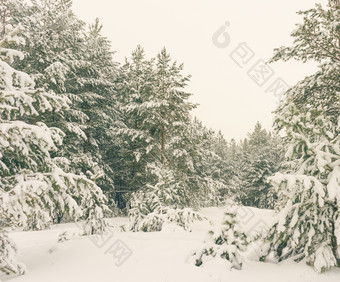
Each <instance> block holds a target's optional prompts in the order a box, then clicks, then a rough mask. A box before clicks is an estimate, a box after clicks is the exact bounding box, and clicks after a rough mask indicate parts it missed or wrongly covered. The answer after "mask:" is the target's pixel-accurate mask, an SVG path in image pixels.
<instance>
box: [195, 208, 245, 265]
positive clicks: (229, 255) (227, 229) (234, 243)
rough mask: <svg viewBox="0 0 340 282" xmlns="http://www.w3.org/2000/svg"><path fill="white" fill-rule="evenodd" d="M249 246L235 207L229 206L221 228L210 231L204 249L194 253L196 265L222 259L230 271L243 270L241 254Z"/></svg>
mask: <svg viewBox="0 0 340 282" xmlns="http://www.w3.org/2000/svg"><path fill="white" fill-rule="evenodd" d="M247 244H248V243H247V237H246V235H245V233H244V232H243V231H242V229H241V227H240V225H239V223H238V220H237V213H236V210H235V206H233V205H228V206H227V209H226V211H225V214H224V219H223V222H222V224H221V226H218V227H216V228H215V229H214V230H212V231H210V232H209V239H208V240H206V242H205V243H204V246H203V248H202V249H200V250H198V251H195V252H194V253H193V257H194V260H195V265H196V266H200V265H202V264H204V262H206V261H208V260H211V259H222V260H224V261H225V262H226V265H227V267H228V268H229V269H231V268H236V269H241V268H242V261H243V259H242V256H241V254H240V252H242V251H245V248H246V246H247Z"/></svg>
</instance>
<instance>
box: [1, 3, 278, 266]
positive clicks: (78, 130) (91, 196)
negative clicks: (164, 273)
mask: <svg viewBox="0 0 340 282" xmlns="http://www.w3.org/2000/svg"><path fill="white" fill-rule="evenodd" d="M71 6H72V1H71V0H58V1H55V0H41V1H37V0H31V1H14V0H8V1H2V4H1V6H0V9H1V17H2V19H1V22H2V27H1V28H2V29H1V42H0V56H1V57H0V59H1V60H0V63H1V64H0V67H1V74H0V75H1V81H0V145H1V146H0V185H1V186H0V187H1V190H0V192H1V193H0V203H1V206H0V227H5V226H6V227H17V226H23V227H24V228H26V229H34V230H38V229H42V228H47V227H48V226H49V225H50V224H52V223H60V222H65V221H74V220H78V219H82V220H84V232H85V234H94V233H100V232H102V231H103V230H104V228H105V221H104V217H105V216H112V215H116V214H117V213H119V212H122V213H129V215H130V216H131V223H132V224H131V229H132V230H135V231H137V230H144V231H150V230H160V229H161V227H162V224H163V223H164V222H165V221H171V220H174V221H177V222H182V225H183V227H184V228H186V223H185V222H188V219H189V220H194V219H197V218H199V217H200V215H199V214H198V213H197V212H196V209H197V208H199V207H205V206H212V205H223V204H224V203H225V201H226V200H227V199H230V198H232V199H234V200H235V201H237V202H239V203H241V204H244V205H252V206H257V207H263V208H273V207H274V203H275V199H276V194H275V192H274V190H273V189H272V186H271V185H270V184H269V183H268V182H267V178H268V176H270V175H272V174H273V173H275V172H277V171H278V170H279V169H280V168H281V163H282V158H283V145H282V140H281V139H280V138H279V137H278V136H276V135H274V134H273V133H270V132H267V131H266V130H264V129H262V128H261V125H260V124H259V123H258V124H257V125H256V127H255V129H254V132H253V133H251V134H249V136H248V137H247V138H246V139H244V140H242V141H240V142H238V143H237V142H235V140H232V141H231V142H227V141H226V140H225V138H224V137H223V135H222V133H221V132H218V133H216V132H214V131H213V130H211V129H209V128H207V127H205V126H204V125H203V124H202V122H200V121H199V120H198V119H197V118H195V117H193V116H192V114H191V112H192V110H193V109H194V108H195V107H196V106H197V105H195V104H193V103H192V102H190V97H191V95H192V94H190V93H187V92H186V90H185V87H186V85H187V84H188V83H189V81H190V76H186V75H184V74H183V64H178V63H177V62H176V61H174V60H173V59H172V58H171V57H170V54H169V53H168V51H167V50H166V49H165V48H163V49H162V50H160V52H159V53H158V54H157V55H156V56H155V57H153V58H151V59H147V58H146V56H145V52H144V50H143V48H142V47H141V46H137V47H136V49H135V50H134V51H133V52H132V54H131V56H130V57H129V58H128V59H126V62H125V63H124V64H122V65H120V64H118V63H117V62H115V61H114V52H113V51H112V47H114V46H111V42H110V41H109V40H108V39H107V38H105V37H104V36H103V35H102V34H101V30H102V25H101V24H100V22H99V20H96V21H95V22H94V23H92V24H90V25H89V26H87V25H86V24H85V23H84V22H82V21H81V20H79V19H78V18H77V17H76V16H75V15H74V13H73V12H72V7H71ZM0 247H1V248H0V258H1V256H4V257H6V260H4V261H3V260H0V270H1V271H3V272H6V273H10V272H20V271H22V268H21V266H20V265H19V264H17V263H16V262H15V261H14V260H12V254H13V250H14V246H13V245H12V243H11V242H10V240H9V238H8V237H7V235H6V233H5V232H4V231H3V230H2V229H1V233H0Z"/></svg>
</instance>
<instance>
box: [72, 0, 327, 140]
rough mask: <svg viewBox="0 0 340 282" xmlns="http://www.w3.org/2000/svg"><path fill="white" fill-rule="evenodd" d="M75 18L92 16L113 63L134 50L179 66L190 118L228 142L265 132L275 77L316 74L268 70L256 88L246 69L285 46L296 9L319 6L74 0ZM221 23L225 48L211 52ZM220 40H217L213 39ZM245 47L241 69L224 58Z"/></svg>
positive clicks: (267, 1)
mask: <svg viewBox="0 0 340 282" xmlns="http://www.w3.org/2000/svg"><path fill="white" fill-rule="evenodd" d="M73 1H74V4H73V9H74V12H75V14H76V15H77V16H78V17H79V18H80V19H82V20H83V21H85V22H87V23H91V22H92V21H94V19H95V18H96V17H98V18H99V19H100V20H101V22H102V23H103V25H104V28H103V35H105V36H106V37H108V38H109V39H110V40H111V41H112V49H113V50H115V51H116V52H117V53H116V54H115V57H114V58H115V60H116V61H118V62H121V63H122V62H124V58H125V57H129V56H130V54H131V51H132V50H133V49H135V48H136V46H137V45H138V44H141V45H142V46H143V47H144V48H145V51H146V54H147V55H148V57H152V56H155V55H156V54H157V52H159V51H160V50H161V48H162V47H163V46H165V47H166V48H167V50H168V52H170V54H171V56H172V58H173V59H176V60H177V61H178V62H183V63H184V72H185V74H191V75H192V79H191V81H190V83H189V85H188V87H187V90H188V91H189V92H191V93H193V94H194V96H193V99H192V101H194V102H197V103H199V104H200V105H199V107H198V109H197V110H195V114H196V115H197V116H198V117H199V118H200V119H201V120H202V121H203V122H204V124H205V125H207V126H209V127H211V128H213V129H214V130H216V131H217V130H219V129H221V130H222V132H223V133H224V135H225V137H226V138H227V139H228V140H230V139H231V138H235V139H236V140H239V139H240V138H244V137H245V136H246V133H247V132H249V131H252V130H253V127H254V125H255V123H256V122H257V121H260V122H261V123H262V124H263V126H264V127H265V128H268V129H270V128H271V126H272V121H273V114H272V111H273V110H274V109H275V107H276V102H277V100H278V98H277V97H274V95H273V94H271V93H268V92H266V91H265V90H266V89H267V88H268V87H269V85H271V83H273V82H274V81H275V79H276V78H279V77H280V78H282V79H283V80H284V81H286V82H287V83H288V84H290V85H293V84H294V83H296V82H297V81H299V80H301V79H303V78H304V77H305V76H306V75H309V74H312V73H314V72H315V70H316V65H314V64H302V63H298V62H286V63H281V62H280V63H275V64H271V67H272V69H273V70H274V72H275V73H274V75H273V76H272V77H271V78H270V80H268V82H267V83H266V84H264V85H263V86H262V87H260V86H258V85H257V84H256V83H255V82H254V81H253V80H251V79H250V78H249V77H248V75H247V71H248V70H249V69H250V68H251V67H252V66H253V65H254V64H255V63H256V62H257V61H258V60H260V59H264V60H265V61H266V60H268V59H269V58H270V57H271V55H272V54H273V49H274V48H276V47H279V46H281V45H289V44H290V43H291V42H292V39H291V38H290V33H291V31H292V30H293V29H295V23H297V22H301V18H300V17H299V16H298V15H296V13H295V12H296V11H298V10H306V9H309V8H312V7H313V6H314V3H323V4H324V3H326V0H298V1H297V0H275V1H273V0H238V1H236V0H214V1H207V0H171V1H164V0H114V1H112V0H95V1H93V0H73ZM226 21H228V22H229V23H230V25H229V26H228V27H227V28H226V30H225V31H226V32H228V35H229V36H230V44H229V45H228V46H227V47H225V48H217V47H216V46H215V45H214V44H213V40H212V36H213V34H214V33H215V32H216V31H217V30H218V29H219V28H220V27H221V26H223V25H224V23H225V22H226ZM219 40H221V39H220V37H219ZM241 42H245V43H246V44H247V46H249V47H250V48H251V49H252V51H253V52H254V56H253V58H252V59H251V60H250V61H249V63H247V64H246V65H244V66H243V68H240V67H239V66H238V65H237V64H236V63H235V62H234V61H233V60H232V59H231V58H230V57H229V55H230V53H231V52H232V51H233V50H234V49H235V48H236V47H237V46H238V44H239V43H241Z"/></svg>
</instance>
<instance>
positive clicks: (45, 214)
mask: <svg viewBox="0 0 340 282" xmlns="http://www.w3.org/2000/svg"><path fill="white" fill-rule="evenodd" d="M1 9H3V10H6V11H7V9H8V6H7V5H3V6H1ZM2 22H3V23H4V25H3V29H2V39H1V41H0V69H1V74H0V145H1V146H0V187H1V190H0V223H1V224H0V227H1V228H3V227H4V226H10V227H16V226H23V227H24V228H26V229H40V228H44V227H46V226H48V225H49V224H51V223H52V221H53V219H55V218H56V217H58V216H67V217H69V218H72V219H74V220H76V219H78V218H84V219H85V220H86V222H85V226H84V227H85V229H86V230H90V232H91V234H92V233H96V232H102V231H103V229H104V227H105V222H104V221H103V220H102V218H103V212H104V211H105V210H106V209H107V207H106V206H105V202H106V199H105V197H104V195H103V193H102V191H101V190H100V189H99V187H98V186H97V185H96V184H95V183H94V182H93V181H91V180H89V179H87V178H86V177H85V176H83V175H80V176H79V175H75V174H71V173H66V172H64V171H63V170H62V169H61V168H60V167H58V165H57V162H56V161H55V159H53V158H52V157H51V154H50V152H52V151H54V150H57V147H56V146H57V145H61V144H62V139H63V137H64V133H63V132H62V131H61V130H60V129H59V128H56V127H48V126H47V125H46V124H45V123H43V122H42V121H40V115H41V114H43V113H45V112H47V111H50V112H52V111H54V112H58V111H61V110H62V109H64V108H65V109H66V108H68V102H69V100H68V99H67V98H66V97H65V96H62V95H56V94H54V93H53V91H49V92H46V91H45V90H44V89H42V88H36V87H35V86H36V85H35V83H34V81H33V80H32V79H31V78H30V77H29V75H27V74H26V73H24V72H21V71H18V70H16V69H14V68H12V67H11V66H10V64H12V63H13V61H14V59H15V58H16V57H18V58H19V59H23V57H24V55H23V53H22V52H20V51H18V50H15V49H11V46H15V45H18V44H24V40H23V38H22V37H20V36H19V33H20V32H21V29H22V27H21V26H20V25H18V26H17V27H13V26H12V25H11V19H10V18H7V17H6V18H3V19H2ZM29 120H31V121H32V122H28V121H29ZM0 240H1V241H0V247H1V249H0V255H1V257H0V262H1V263H0V266H1V270H2V271H5V272H6V273H8V272H9V271H11V272H21V267H20V266H19V264H17V263H16V262H15V261H14V260H13V258H12V256H13V254H14V251H15V249H14V247H13V244H12V243H11V242H10V240H9V239H8V237H7V235H6V234H5V233H4V232H3V230H0Z"/></svg>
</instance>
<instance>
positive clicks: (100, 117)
mask: <svg viewBox="0 0 340 282" xmlns="http://www.w3.org/2000/svg"><path fill="white" fill-rule="evenodd" d="M71 6H72V1H71V0H57V1H54V0H43V1H35V0H34V1H32V3H31V5H28V4H26V3H25V2H18V1H11V6H10V12H11V15H12V17H13V19H14V21H15V22H20V23H21V24H22V25H23V26H24V28H25V34H24V35H25V41H26V44H25V45H24V46H23V47H22V48H21V50H22V51H23V52H24V53H26V54H27V55H26V56H25V58H24V59H23V60H22V61H17V62H15V67H17V68H18V69H21V70H23V71H25V72H27V73H29V74H30V75H31V76H32V77H33V78H34V81H35V83H36V85H37V87H44V89H46V90H53V91H54V92H55V93H56V94H58V95H63V96H67V97H68V98H69V99H70V100H71V101H72V104H70V107H69V108H68V109H63V110H62V111H59V112H54V111H52V112H49V113H45V114H42V115H41V120H43V121H44V123H46V124H47V125H48V126H53V127H58V128H60V129H61V130H63V132H65V133H66V136H65V138H64V146H63V147H61V148H60V149H59V150H58V153H55V154H54V156H58V157H60V158H59V165H60V166H62V168H63V169H64V170H65V171H68V172H71V173H77V174H85V175H86V176H87V177H88V178H90V179H91V180H93V181H95V182H96V184H98V185H99V186H100V187H101V188H102V189H103V191H104V192H105V194H107V195H108V196H110V197H111V198H112V197H114V191H113V190H114V184H113V177H114V176H113V175H114V172H113V170H112V168H111V166H110V162H109V160H110V157H111V155H110V154H109V153H108V148H110V147H111V146H112V144H111V143H113V142H114V141H113V140H114V135H113V132H114V128H115V127H116V126H117V122H118V120H119V118H118V114H117V111H116V109H115V103H116V102H115V90H114V88H115V83H114V81H115V78H116V76H117V65H116V64H115V63H114V62H113V59H112V55H113V53H112V52H111V50H110V48H111V46H110V42H109V41H108V40H107V39H106V38H105V37H103V36H102V35H101V29H102V25H101V24H100V23H99V21H98V20H96V21H95V23H94V24H92V25H90V27H89V29H88V30H86V26H85V24H84V23H83V22H82V21H80V20H79V19H77V17H76V16H75V15H74V13H73V12H72V9H71ZM65 158H66V159H68V160H69V161H70V162H71V163H72V166H70V165H69V163H68V162H64V161H65Z"/></svg>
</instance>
